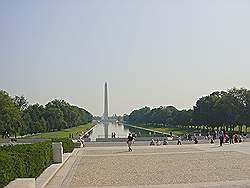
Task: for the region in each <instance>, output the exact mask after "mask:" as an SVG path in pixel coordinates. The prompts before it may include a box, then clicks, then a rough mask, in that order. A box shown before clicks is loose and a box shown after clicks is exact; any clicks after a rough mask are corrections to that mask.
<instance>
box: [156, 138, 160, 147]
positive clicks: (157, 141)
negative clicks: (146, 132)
mask: <svg viewBox="0 0 250 188" xmlns="http://www.w3.org/2000/svg"><path fill="white" fill-rule="evenodd" d="M156 145H157V146H160V145H161V141H160V140H159V139H158V138H157V139H156Z"/></svg>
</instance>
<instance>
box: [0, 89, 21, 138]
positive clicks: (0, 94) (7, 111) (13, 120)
mask: <svg viewBox="0 0 250 188" xmlns="http://www.w3.org/2000/svg"><path fill="white" fill-rule="evenodd" d="M21 124H22V117H21V112H20V109H19V108H18V107H17V106H16V105H15V103H14V101H13V100H12V99H11V98H10V96H9V95H8V93H6V92H5V91H0V132H1V134H2V136H3V137H4V135H5V134H6V132H8V133H9V134H11V133H13V134H14V135H15V137H16V135H17V133H18V128H19V127H20V126H21Z"/></svg>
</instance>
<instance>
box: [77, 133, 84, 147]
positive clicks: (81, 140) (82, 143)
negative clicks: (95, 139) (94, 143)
mask: <svg viewBox="0 0 250 188" xmlns="http://www.w3.org/2000/svg"><path fill="white" fill-rule="evenodd" d="M78 140H79V142H80V143H81V145H82V147H85V140H84V139H83V138H82V137H81V135H79V139H78Z"/></svg>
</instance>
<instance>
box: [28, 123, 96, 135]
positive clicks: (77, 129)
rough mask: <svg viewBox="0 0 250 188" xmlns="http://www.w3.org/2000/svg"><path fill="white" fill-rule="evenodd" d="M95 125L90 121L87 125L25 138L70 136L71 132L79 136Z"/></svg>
mask: <svg viewBox="0 0 250 188" xmlns="http://www.w3.org/2000/svg"><path fill="white" fill-rule="evenodd" d="M93 126H94V125H93V124H92V123H88V124H85V125H80V126H78V127H72V128H69V129H64V130H61V131H55V132H48V133H39V134H35V135H32V136H27V137H25V138H69V134H73V136H74V138H78V137H79V135H80V134H82V133H83V132H87V131H88V130H90V129H91V128H92V127H93Z"/></svg>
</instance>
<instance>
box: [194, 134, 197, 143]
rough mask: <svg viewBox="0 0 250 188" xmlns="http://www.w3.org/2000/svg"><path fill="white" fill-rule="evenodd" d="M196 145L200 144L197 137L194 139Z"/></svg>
mask: <svg viewBox="0 0 250 188" xmlns="http://www.w3.org/2000/svg"><path fill="white" fill-rule="evenodd" d="M194 144H198V139H197V137H196V136H195V137H194Z"/></svg>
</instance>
